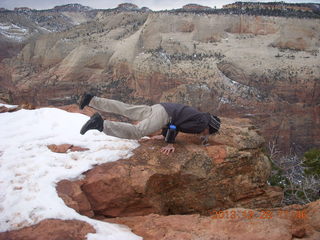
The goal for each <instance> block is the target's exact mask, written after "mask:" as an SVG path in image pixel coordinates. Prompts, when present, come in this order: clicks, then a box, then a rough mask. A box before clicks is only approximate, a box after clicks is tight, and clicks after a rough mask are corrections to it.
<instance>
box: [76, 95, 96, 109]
mask: <svg viewBox="0 0 320 240" xmlns="http://www.w3.org/2000/svg"><path fill="white" fill-rule="evenodd" d="M93 97H94V95H92V94H90V93H84V94H83V95H82V96H81V98H80V102H79V108H80V109H83V108H84V107H85V106H87V105H88V104H89V103H90V101H91V99H92V98H93Z"/></svg>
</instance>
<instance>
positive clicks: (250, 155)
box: [58, 118, 283, 217]
mask: <svg viewBox="0 0 320 240" xmlns="http://www.w3.org/2000/svg"><path fill="white" fill-rule="evenodd" d="M222 121H223V125H222V127H221V129H222V134H221V135H216V136H214V137H212V139H211V140H210V141H211V143H212V145H211V146H207V147H203V146H201V145H200V139H199V138H198V137H197V136H193V135H186V134H181V135H180V134H179V137H178V140H177V143H176V151H175V153H174V154H172V155H170V156H169V157H168V156H166V155H163V154H162V153H160V151H159V149H160V147H162V146H164V145H165V143H164V142H159V141H157V140H148V141H142V142H141V146H140V147H138V148H137V149H135V150H134V155H133V156H132V157H131V158H129V159H123V160H119V161H116V162H110V163H106V164H103V165H101V166H97V167H95V168H94V169H92V170H90V171H89V172H88V173H86V177H85V178H84V179H83V180H82V181H80V182H70V181H64V182H63V186H64V189H75V188H76V189H77V193H76V194H74V190H72V191H70V192H68V191H64V192H63V194H64V196H65V197H63V198H64V199H65V201H66V204H67V205H68V206H70V207H74V208H75V209H76V210H78V211H79V207H77V206H80V205H82V203H80V202H79V197H76V196H79V195H81V199H85V198H86V199H87V200H88V202H89V203H90V209H88V206H89V205H86V206H85V207H84V208H85V211H89V210H91V211H93V212H94V213H95V215H96V216H99V215H102V216H109V217H116V216H137V215H146V214H150V213H157V214H164V215H167V214H190V213H201V214H208V211H210V210H212V209H226V208H230V207H235V206H241V207H250V208H256V207H271V206H278V205H279V204H280V202H281V199H282V197H283V195H282V191H281V189H279V188H276V187H271V186H268V184H267V183H266V181H267V179H268V177H269V175H270V171H271V166H270V163H269V160H268V159H267V157H266V156H265V155H264V154H263V153H262V151H261V146H262V144H263V139H262V138H261V136H260V135H258V134H257V132H256V131H255V129H254V128H253V126H252V125H250V122H249V121H248V120H245V119H244V120H241V119H237V120H231V119H227V118H223V119H222ZM76 185H78V187H76ZM58 191H59V188H58ZM81 191H83V193H81ZM84 196H85V197H84ZM66 199H67V200H66ZM81 201H83V200H81ZM77 203H78V205H77ZM75 206H76V207H75Z"/></svg>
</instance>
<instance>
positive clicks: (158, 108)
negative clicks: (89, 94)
mask: <svg viewBox="0 0 320 240" xmlns="http://www.w3.org/2000/svg"><path fill="white" fill-rule="evenodd" d="M89 106H90V107H93V108H95V109H97V110H100V111H104V112H110V113H117V114H120V115H122V116H125V117H127V118H130V119H132V120H136V121H140V122H139V123H138V124H137V125H133V124H129V123H123V122H114V121H108V120H104V122H103V132H104V133H105V134H107V135H110V136H114V137H119V138H127V139H139V138H141V137H143V136H146V135H149V134H151V133H154V132H156V131H158V130H160V129H161V128H163V127H164V126H165V125H166V124H167V123H168V122H169V115H168V113H167V112H166V110H165V109H164V107H163V106H162V105H161V104H155V105H152V106H147V105H131V104H126V103H123V102H120V101H116V100H111V99H107V98H100V97H96V96H94V97H93V98H92V99H91V101H90V103H89Z"/></svg>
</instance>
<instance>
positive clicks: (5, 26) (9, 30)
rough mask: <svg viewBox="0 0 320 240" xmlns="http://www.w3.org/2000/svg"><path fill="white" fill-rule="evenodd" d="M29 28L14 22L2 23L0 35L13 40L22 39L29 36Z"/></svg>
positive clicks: (0, 24)
mask: <svg viewBox="0 0 320 240" xmlns="http://www.w3.org/2000/svg"><path fill="white" fill-rule="evenodd" d="M28 34H29V30H28V29H27V28H23V27H19V26H17V25H15V24H13V23H0V35H3V36H5V37H6V38H9V39H11V40H15V41H22V40H24V39H26V38H27V36H28Z"/></svg>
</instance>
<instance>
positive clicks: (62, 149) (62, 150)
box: [48, 143, 89, 153]
mask: <svg viewBox="0 0 320 240" xmlns="http://www.w3.org/2000/svg"><path fill="white" fill-rule="evenodd" d="M48 148H49V149H50V150H51V151H52V152H56V153H66V152H67V151H68V150H70V151H71V152H75V151H78V152H79V151H87V150H89V148H83V147H79V146H73V145H72V144H67V143H65V144H60V145H56V144H50V145H48Z"/></svg>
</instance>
